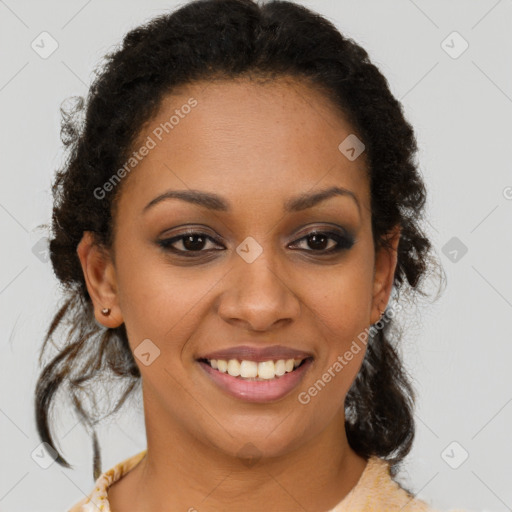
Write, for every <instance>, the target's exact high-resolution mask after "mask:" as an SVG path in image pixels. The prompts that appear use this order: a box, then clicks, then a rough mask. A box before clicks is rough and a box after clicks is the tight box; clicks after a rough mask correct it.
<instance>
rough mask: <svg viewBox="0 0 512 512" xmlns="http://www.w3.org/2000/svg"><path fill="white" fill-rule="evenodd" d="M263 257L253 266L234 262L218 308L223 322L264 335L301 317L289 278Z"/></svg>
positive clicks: (253, 263) (240, 260)
mask: <svg viewBox="0 0 512 512" xmlns="http://www.w3.org/2000/svg"><path fill="white" fill-rule="evenodd" d="M264 254H265V252H263V254H261V255H260V256H259V257H258V258H257V259H256V260H255V261H253V262H252V263H247V262H246V261H244V260H243V259H241V258H239V260H238V261H236V262H235V267H234V268H233V270H232V271H231V272H230V273H229V276H230V277H229V279H228V280H227V281H226V283H227V284H226V288H225V290H224V291H223V293H222V294H221V297H220V301H219V305H218V314H219V315H220V317H221V318H222V319H223V320H224V321H226V322H228V323H231V324H239V326H241V327H244V328H246V329H248V330H253V331H266V330H269V329H272V328H275V325H276V324H283V325H285V324H288V323H291V322H293V321H294V320H296V319H297V318H298V316H299V315H300V311H301V307H300V301H299V298H298V297H297V295H296V294H295V293H294V291H293V288H294V287H293V283H291V282H289V281H290V277H289V276H287V273H286V272H284V271H283V270H282V269H281V270H278V269H277V268H276V265H273V264H272V263H271V262H270V261H269V260H268V259H267V258H266V257H265V256H264Z"/></svg>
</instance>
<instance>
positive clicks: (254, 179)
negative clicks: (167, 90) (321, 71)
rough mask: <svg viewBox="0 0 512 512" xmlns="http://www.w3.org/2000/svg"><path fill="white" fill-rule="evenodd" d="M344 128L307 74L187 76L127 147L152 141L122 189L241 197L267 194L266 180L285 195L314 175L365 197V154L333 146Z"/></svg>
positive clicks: (136, 193)
mask: <svg viewBox="0 0 512 512" xmlns="http://www.w3.org/2000/svg"><path fill="white" fill-rule="evenodd" d="M351 134H353V128H352V127H351V125H350V124H349V123H348V121H347V120H346V119H345V116H344V115H343V112H341V110H340V109H339V108H338V107H336V106H335V105H334V104H333V103H331V102H330V100H329V99H328V98H326V97H325V95H324V94H322V93H321V92H320V90H318V89H315V87H314V86H313V85H312V84H310V83H308V82H306V81H301V80H299V79H294V78H289V77H287V78H279V79H275V80H265V81H261V80H258V81H255V80H249V79H237V80H218V81H208V82H205V81H203V82H196V83H192V84H188V85H186V86H182V87H180V88H179V89H177V90H175V91H173V93H172V94H170V95H167V96H165V97H164V99H163V100H162V102H161V105H160V107H159V110H158V112H157V114H156V115H155V116H154V117H153V118H152V119H151V120H150V121H149V122H148V123H146V125H145V126H144V127H143V129H142V130H141V132H140V134H139V137H138V140H137V143H136V144H135V145H134V150H135V151H137V149H139V148H142V147H143V146H144V145H148V146H151V149H150V150H149V151H148V152H147V154H146V156H144V157H143V158H142V159H141V161H140V162H139V163H137V166H136V169H135V170H134V172H132V173H130V175H129V176H128V178H129V179H128V182H129V183H126V185H128V186H127V187H126V190H125V191H123V195H125V193H126V194H128V195H130V196H131V200H133V199H135V200H138V199H142V198H144V199H147V198H149V199H148V200H150V199H151V197H150V196H152V195H153V196H154V195H157V194H158V193H161V192H162V190H163V189H164V188H174V189H176V188H179V189H187V188H191V189H203V190H204V189H208V190H215V191H217V192H220V191H223V192H225V194H224V195H226V196H230V195H232V196H236V197H238V198H240V200H242V199H243V200H245V198H246V196H248V195H251V194H252V195H254V193H256V192H257V191H259V192H261V193H262V194H264V195H266V197H267V198H270V196H268V192H269V191H270V189H269V187H271V191H272V192H273V193H272V197H280V196H282V197H284V196H287V195H294V194H296V193H300V192H304V191H305V189H311V188H312V187H313V186H314V185H315V183H318V184H319V186H324V185H331V184H335V185H340V186H343V187H346V188H349V189H352V190H357V191H358V193H359V195H360V196H361V201H362V203H363V204H364V203H365V202H366V203H367V202H368V198H367V192H368V191H367V179H366V161H365V154H364V153H363V154H362V155H361V156H360V157H359V158H357V159H356V160H354V161H350V160H349V159H347V157H346V156H345V155H344V154H343V153H342V152H341V151H340V149H339V145H340V143H342V141H343V140H345V139H346V138H347V137H348V136H349V135H351ZM150 141H151V142H150ZM286 192H289V193H286ZM131 202H132V201H130V203H131Z"/></svg>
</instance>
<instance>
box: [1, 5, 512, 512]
mask: <svg viewBox="0 0 512 512" xmlns="http://www.w3.org/2000/svg"><path fill="white" fill-rule="evenodd" d="M299 3H302V4H304V5H307V6H309V7H311V8H313V9H315V10H317V11H318V12H320V13H322V14H323V15H325V16H327V17H328V18H329V19H331V20H332V21H333V22H334V23H335V24H336V25H337V26H338V27H339V28H340V30H342V32H343V33H344V34H345V35H348V36H350V37H352V38H354V39H355V40H356V41H357V42H358V43H359V44H361V45H362V46H363V47H364V48H365V49H366V50H367V51H368V52H369V54H370V57H371V58H372V60H373V62H374V63H375V64H377V65H378V66H379V67H380V69H381V70H382V72H383V73H384V75H385V76H386V77H387V78H388V80H389V83H390V86H391V89H392V91H393V93H394V94H395V95H396V97H397V98H398V99H400V100H401V101H402V103H403V105H404V108H405V112H406V116H407V118H408V119H409V120H410V122H411V123H412V124H413V126H414V127H415V130H416V134H417V138H418V143H419V146H420V153H419V155H418V156H419V161H420V162H421V170H422V173H423V174H424V177H425V180H426V182H427V186H428V191H429V201H428V219H429V226H428V232H429V234H430V235H431V236H432V239H433V241H434V243H435V246H436V250H437V251H438V254H439V255H440V257H441V259H442V262H443V265H444V267H445V271H446V273H447V278H448V286H447V288H446V290H445V292H444V294H443V296H442V297H441V298H440V299H439V300H438V301H437V302H436V303H434V304H433V305H428V304H426V305H420V307H419V308H418V310H417V311H415V312H414V315H413V316H411V318H410V320H408V325H407V336H406V338H405V339H404V340H403V342H402V346H403V351H404V357H405V360H406V363H407V366H408V368H409V371H410V373H411V374H412V375H413V376H414V382H415V385H416V389H417V390H418V393H419V400H418V404H417V411H416V420H417V438H416V442H415V445H414V449H413V451H412V453H411V454H410V456H409V457H408V458H407V465H406V468H405V470H404V471H403V472H402V474H401V475H400V478H401V481H403V482H404V483H406V484H408V485H410V486H411V487H412V488H413V490H414V491H415V492H416V493H418V496H419V497H420V498H423V499H426V500H428V501H429V502H430V503H431V504H432V505H434V506H436V507H439V508H444V509H447V508H453V507H455V506H458V507H464V508H466V509H467V510H493V511H504V510H510V509H511V508H512V486H511V483H512V469H511V462H510V461H511V460H512V443H511V442H510V432H512V429H511V424H512V421H511V420H512V404H511V403H510V402H511V401H512V372H511V371H510V361H511V359H512V357H511V356H512V343H511V339H510V328H509V321H510V318H511V313H512V272H511V261H512V260H511V257H510V256H511V248H512V236H511V227H512V222H511V220H512V172H511V171H512V169H511V163H510V162H511V151H510V146H511V142H512V138H511V135H512V133H511V132H512V129H511V122H510V121H511V114H512V99H511V98H512V80H511V79H512V65H511V58H510V56H511V54H512V39H511V35H510V34H511V31H512V2H511V1H510V0H501V1H495V0H486V1H472V2H468V1H462V0H459V1H450V2H447V1H440V0H436V1H425V0H423V1H420V0H415V1H414V2H413V1H412V0H395V1H391V0H387V1H377V0H375V1H357V2H356V1H351V2H350V1H334V0H311V1H301V2H299ZM176 5H178V4H177V3H176V2H174V1H167V2H165V1H157V0H152V1H144V2H142V1H139V2H135V1H133V0H132V1H126V0H123V1H111V0H110V1H101V2H100V1H99V0H90V1H84V0H71V1H66V2H64V1H60V2H57V1H45V2H41V1H27V0H21V1H15V0H5V1H2V0H0V51H1V53H0V108H1V123H0V130H1V132H0V141H1V160H0V162H1V165H0V172H1V180H2V181H1V183H2V186H1V188H0V227H1V234H2V237H1V238H2V250H1V258H2V260H1V262H2V264H1V270H0V311H1V316H0V333H1V336H0V343H1V345H0V346H1V354H0V386H1V390H2V394H1V402H0V432H1V434H2V435H1V436H0V445H1V448H0V454H1V455H0V475H1V476H0V511H3V512H5V511H9V512H21V511H23V512H26V511H48V512H49V511H52V512H55V511H57V510H65V509H66V507H69V506H70V505H71V504H73V503H75V502H76V501H78V500H79V499H80V498H81V497H82V496H83V495H84V494H88V493H89V492H90V491H91V490H92V485H93V480H92V475H91V459H92V449H91V445H90V442H89V438H88V436H87V433H86V432H85V431H84V429H83V428H82V427H81V426H80V425H77V420H76V419H75V418H73V417H67V416H65V415H62V417H61V418H60V419H59V420H58V424H57V429H58V432H59V435H60V438H61V448H62V450H63V452H64V455H65V456H66V457H67V458H68V460H70V461H71V463H73V464H74V466H75V469H74V470H63V469H62V468H61V467H60V466H58V465H57V464H53V465H51V466H50V467H49V468H48V469H42V468H40V467H39V466H38V465H37V464H36V463H35V462H34V461H33V460H32V458H31V453H32V452H33V451H34V450H36V449H37V447H38V445H39V443H40V441H39V439H38V436H37V434H36V429H35V421H34V415H33V392H34V386H35V382H36V378H37V375H38V373H39V368H38V366H37V356H38V353H39V348H40V346H41V342H42V338H43V335H44V332H45V330H46V329H47V327H48V322H49V320H50V318H51V315H52V314H53V313H54V311H55V308H56V305H57V300H58V297H59V288H58V285H57V280H56V279H55V278H54V276H53V272H52V269H51V266H50V263H49V262H44V255H40V256H39V257H36V255H34V254H33V252H32V248H33V246H34V245H35V244H36V243H37V242H38V240H40V239H41V238H42V237H44V235H45V233H44V231H41V230H37V229H36V227H37V226H38V225H40V224H41V223H45V222H49V220H50V214H51V193H50V183H51V179H52V176H53V173H54V171H55V169H56V168H57V167H58V165H59V163H60V162H61V159H62V151H61V147H60V141H59V122H60V116H59V105H60V103H61V102H62V101H63V100H64V99H65V98H67V97H69V96H72V95H83V94H85V93H86V91H87V85H88V83H89V81H90V78H91V71H92V69H93V67H94V66H95V65H96V63H97V62H98V61H99V60H100V58H101V57H102V55H104V53H105V52H106V51H108V50H110V49H111V48H112V45H114V44H116V43H118V42H120V40H121V38H122V36H123V34H125V32H126V31H127V30H129V29H130V28H132V27H134V26H136V25H138V24H140V23H141V22H143V21H145V20H147V19H148V18H150V17H152V16H154V15H156V14H158V13H161V12H163V11H164V10H168V9H173V8H174V7H175V6H176ZM43 31H47V32H49V33H50V34H51V36H52V37H53V38H54V39H55V40H56V41H57V42H58V45H59V47H58V49H57V50H56V51H55V53H53V54H52V55H51V56H50V57H49V58H47V59H43V58H41V57H40V56H39V55H38V54H37V53H36V52H35V51H34V50H33V49H32V48H31V43H32V41H33V40H35V39H37V38H38V36H39V34H40V33H41V32H43ZM453 31H457V32H458V33H459V34H460V35H461V36H462V37H463V38H464V39H465V40H466V41H467V42H468V44H469V47H468V49H467V50H466V51H465V52H464V53H462V54H461V55H460V56H458V57H457V58H453V57H452V56H450V55H449V54H448V53H447V52H446V51H445V49H444V48H446V45H449V46H451V47H452V48H451V50H449V51H451V52H452V54H453V52H457V51H458V50H459V49H461V48H462V46H461V41H460V40H457V39H453V37H454V36H450V38H448V40H447V41H446V43H444V45H442V42H443V40H445V39H446V38H447V36H449V35H450V34H451V33H452V32H453ZM443 46H444V48H443ZM446 49H448V48H446ZM453 237H457V239H458V240H459V241H460V243H463V244H464V245H465V246H466V247H467V249H468V250H467V253H466V254H465V255H463V256H462V257H461V256H460V255H461V253H460V252H459V253H458V254H459V257H458V259H457V261H452V260H453V255H450V254H449V252H448V250H446V249H445V252H446V253H447V255H445V254H444V253H443V247H445V244H447V243H448V242H449V241H450V240H451V239H452V238H453ZM451 243H454V242H453V241H452V242H451ZM457 243H459V242H457ZM448 247H449V248H450V246H448ZM452 254H453V253H452ZM124 411H125V415H120V416H118V417H117V418H114V419H113V420H111V421H110V422H108V424H106V425H105V427H104V428H102V429H101V430H100V441H101V447H102V453H103V465H102V468H103V470H105V469H108V468H110V467H112V466H113V465H114V464H115V463H117V462H119V461H121V460H123V459H125V458H127V457H128V456H130V455H132V454H135V453H137V452H138V451H140V450H142V449H144V448H145V446H146V445H145V434H144V426H143V420H142V414H141V409H140V406H138V405H137V402H136V400H135V401H134V402H132V404H131V405H129V407H127V408H125V409H124ZM127 411H130V412H127ZM454 441H455V442H456V443H458V444H457V445H452V446H451V447H449V446H450V444H451V443H452V442H454ZM447 447H449V448H448V450H447ZM452 448H453V451H452ZM465 452H467V453H468V454H469V457H468V459H467V460H466V461H465V462H464V463H463V464H462V465H460V466H459V467H458V468H457V469H453V468H452V467H450V465H449V464H448V463H447V461H449V462H450V463H451V464H452V465H453V466H455V465H457V464H459V463H460V461H461V460H462V458H463V455H464V453H465Z"/></svg>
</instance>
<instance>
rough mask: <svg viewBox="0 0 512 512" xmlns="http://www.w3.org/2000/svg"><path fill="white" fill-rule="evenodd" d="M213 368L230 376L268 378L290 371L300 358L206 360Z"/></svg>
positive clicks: (299, 361)
mask: <svg viewBox="0 0 512 512" xmlns="http://www.w3.org/2000/svg"><path fill="white" fill-rule="evenodd" d="M208 362H209V363H210V366H211V367H212V368H213V369H214V370H218V371H219V372H221V373H228V374H229V375H231V376H232V377H241V378H243V379H256V380H269V379H273V378H275V377H281V376H282V375H284V374H285V373H290V372H292V371H293V370H294V369H295V368H297V366H299V365H300V363H301V362H302V359H286V360H285V359H279V360H278V361H261V362H259V363H257V362H256V361H246V360H242V361H238V360H237V359H230V360H229V361H226V360H224V359H210V360H209V361H208Z"/></svg>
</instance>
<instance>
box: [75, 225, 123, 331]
mask: <svg viewBox="0 0 512 512" xmlns="http://www.w3.org/2000/svg"><path fill="white" fill-rule="evenodd" d="M76 252H77V254H78V257H79V258H80V263H81V265H82V271H83V273H84V278H85V283H86V286H87V291H88V292H89V295H90V296H91V300H92V302H93V305H94V316H95V317H96V320H97V321H98V322H99V323H100V324H101V325H104V326H105V327H110V328H114V327H119V326H120V325H121V324H122V323H123V316H122V314H121V309H120V308H119V301H118V294H117V281H116V273H115V268H114V265H113V263H112V260H111V258H110V255H109V254H108V252H107V251H106V250H105V249H104V248H102V247H100V246H99V245H98V244H97V243H96V242H95V240H94V237H93V234H92V232H90V231H84V234H83V236H82V240H81V241H80V243H79V244H78V247H77V249H76ZM103 308H109V309H110V310H111V311H110V314H109V315H108V316H105V315H103V314H102V313H101V310H102V309H103Z"/></svg>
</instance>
